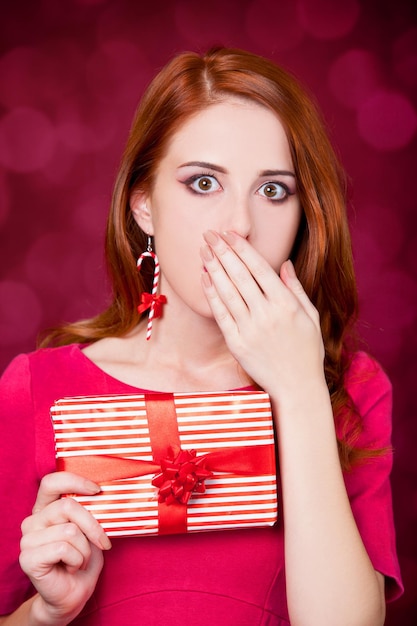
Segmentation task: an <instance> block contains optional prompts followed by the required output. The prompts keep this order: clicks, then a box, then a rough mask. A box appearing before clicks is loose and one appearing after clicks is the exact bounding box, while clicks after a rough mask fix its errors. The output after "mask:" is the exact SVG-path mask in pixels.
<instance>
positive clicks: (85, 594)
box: [20, 472, 111, 624]
mask: <svg viewBox="0 0 417 626" xmlns="http://www.w3.org/2000/svg"><path fill="white" fill-rule="evenodd" d="M99 490H100V487H99V486H98V485H96V484H95V483H92V482H91V481H89V480H86V479H85V478H82V477H81V476H76V475H75V474H71V473H69V472H56V473H53V474H48V475H47V476H45V477H44V478H43V480H42V482H41V484H40V487H39V492H38V496H37V499H36V502H35V505H34V507H33V512H32V515H31V516H29V517H28V518H26V519H25V520H24V521H23V523H22V540H21V554H20V565H21V567H22V569H23V571H24V572H25V573H26V574H27V576H29V578H30V580H31V581H32V584H33V585H34V587H35V589H36V590H37V591H38V595H37V596H36V597H35V599H34V601H33V604H32V612H35V613H34V614H35V615H36V619H39V620H40V622H41V623H45V624H52V623H53V624H67V623H68V622H70V621H71V620H72V619H74V617H75V616H76V615H78V613H79V612H80V611H81V609H82V608H83V606H84V604H85V603H86V602H87V600H88V598H89V597H90V596H91V594H92V593H93V591H94V588H95V586H96V583H97V579H98V577H99V575H100V572H101V569H102V567H103V550H107V549H109V548H110V547H111V544H110V540H109V539H108V537H107V535H106V534H105V532H104V530H103V529H102V527H101V526H100V524H99V523H98V522H97V521H96V520H95V519H94V517H93V516H92V515H91V514H90V513H89V512H88V511H87V509H85V508H84V507H83V506H82V505H81V504H79V503H78V502H76V501H75V500H74V499H73V498H70V497H69V498H61V495H63V494H68V493H78V494H83V495H92V494H95V493H98V491H99Z"/></svg>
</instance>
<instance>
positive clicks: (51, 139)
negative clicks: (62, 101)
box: [0, 107, 56, 173]
mask: <svg viewBox="0 0 417 626" xmlns="http://www.w3.org/2000/svg"><path fill="white" fill-rule="evenodd" d="M55 144H56V136H55V129H54V127H53V126H52V124H51V122H50V121H49V119H48V118H47V117H46V115H45V114H44V113H41V112H40V111H37V110H36V109H31V108H28V107H21V108H17V109H13V110H12V111H10V112H9V113H7V114H6V115H5V116H4V117H3V118H2V119H1V120H0V163H2V165H4V167H6V168H7V169H9V170H12V171H14V172H20V173H25V172H34V171H36V170H40V169H42V168H43V167H45V166H46V165H47V164H48V162H49V160H50V159H51V157H52V155H53V154H54V151H55Z"/></svg>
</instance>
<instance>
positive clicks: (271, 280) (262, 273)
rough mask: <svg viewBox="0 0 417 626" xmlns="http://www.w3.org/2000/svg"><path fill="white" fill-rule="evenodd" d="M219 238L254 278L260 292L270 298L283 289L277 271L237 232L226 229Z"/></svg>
mask: <svg viewBox="0 0 417 626" xmlns="http://www.w3.org/2000/svg"><path fill="white" fill-rule="evenodd" d="M221 239H222V240H223V241H224V242H226V244H227V245H228V247H229V248H230V249H231V250H232V251H233V252H234V253H235V255H236V256H237V257H238V258H239V259H240V260H241V262H242V263H243V264H244V265H245V266H246V268H247V270H248V271H249V273H250V275H251V276H252V277H253V278H254V279H255V281H256V283H257V285H258V286H259V287H258V288H260V289H261V290H262V292H263V293H264V294H265V295H266V296H267V297H268V298H271V297H273V296H274V295H279V294H280V292H282V290H283V285H282V283H281V281H280V280H279V278H278V277H277V273H276V272H275V270H273V269H272V267H271V266H270V265H269V263H268V262H267V261H266V260H265V259H264V258H263V256H261V255H260V254H259V252H257V251H256V250H255V248H254V247H253V246H251V245H250V243H249V242H248V241H247V240H246V239H245V238H244V237H240V236H239V235H238V234H237V233H234V232H232V231H227V232H224V233H222V234H221Z"/></svg>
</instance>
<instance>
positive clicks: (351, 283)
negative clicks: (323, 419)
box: [41, 48, 372, 469]
mask: <svg viewBox="0 0 417 626" xmlns="http://www.w3.org/2000/svg"><path fill="white" fill-rule="evenodd" d="M231 96H234V97H240V98H246V99H248V100H251V101H253V102H256V103H259V104H261V105H263V106H264V107H267V108H268V109H270V110H271V111H273V112H274V113H275V114H276V115H277V116H278V117H279V119H280V121H281V123H282V124H283V126H284V128H285V130H286V134H287V138H288V142H289V146H290V150H291V155H292V161H293V165H294V169H295V174H296V179H297V186H298V194H299V199H300V203H301V206H302V209H303V218H302V223H301V226H300V229H299V232H298V235H297V240H296V243H295V246H294V249H293V253H292V260H293V262H294V265H295V268H296V271H297V274H298V276H299V278H300V281H301V283H302V284H303V286H304V289H305V291H306V292H307V294H308V296H309V298H310V299H311V301H312V302H313V304H314V305H315V306H316V308H317V309H318V311H319V313H320V319H321V329H322V334H323V339H324V346H325V373H326V379H327V383H328V387H329V392H330V396H331V401H332V406H333V412H334V415H335V419H336V420H339V422H340V421H341V426H342V429H341V430H342V431H343V433H344V434H343V438H342V440H341V441H339V454H340V459H341V464H342V467H343V468H344V469H348V468H349V467H350V466H351V465H352V463H354V462H355V461H357V460H358V459H359V458H361V457H363V456H369V455H371V454H372V452H371V451H364V450H359V449H358V448H357V447H356V446H355V441H356V439H357V437H358V435H359V432H360V427H361V424H360V417H359V415H357V413H356V412H355V409H354V407H353V404H352V401H351V399H350V398H349V396H348V394H347V392H346V390H345V387H344V375H345V373H346V371H347V369H348V367H349V364H350V360H351V357H352V354H353V353H354V351H355V333H354V327H355V322H356V319H357V289H356V282H355V275H354V269H353V258H352V249H351V240H350V234H349V228H348V220H347V215H346V206H345V195H346V193H345V192H346V189H345V177H344V172H343V170H342V168H341V166H340V163H339V161H338V158H337V157H336V155H335V152H334V150H333V148H332V145H331V142H330V140H329V138H328V135H327V132H326V129H325V125H324V123H323V121H322V119H321V115H320V113H319V112H318V109H317V107H316V105H315V104H314V101H313V99H312V98H311V97H310V96H309V95H308V94H307V92H306V90H305V89H304V88H302V87H301V85H300V84H299V82H298V81H297V80H296V79H295V78H294V77H293V76H292V75H291V74H290V73H289V72H287V71H285V70H283V69H282V68H280V67H279V66H277V65H276V64H274V63H272V62H271V61H269V60H267V59H265V58H263V57H260V56H258V55H255V54H252V53H249V52H246V51H243V50H238V49H230V48H213V49H211V50H210V51H208V52H207V53H206V54H205V55H199V54H197V53H192V52H185V53H182V54H180V55H178V56H176V57H175V58H174V59H173V60H172V61H171V62H170V63H168V65H166V66H165V67H164V68H163V69H162V71H160V73H159V74H158V75H157V76H156V77H155V79H154V80H153V81H152V83H151V84H150V85H149V87H148V89H147V90H146V92H145V94H144V96H143V98H142V100H141V102H140V104H139V107H138V109H137V112H136V115H135V118H134V121H133V125H132V128H131V132H130V135H129V138H128V141H127V145H126V149H125V151H124V154H123V157H122V160H121V164H120V168H119V172H118V175H117V179H116V183H115V187H114V193H113V198H112V203H111V208H110V212H109V216H108V222H107V235H106V246H105V250H106V260H107V268H108V274H109V278H110V284H111V288H112V301H111V303H110V305H109V306H108V308H107V309H106V310H105V311H103V312H102V313H100V314H99V315H97V316H96V317H94V318H92V319H88V320H83V321H80V322H77V323H73V324H66V325H64V326H61V327H60V328H57V329H55V330H53V331H52V332H49V335H48V336H47V338H46V339H45V340H44V341H43V342H42V344H41V345H65V344H68V343H73V342H78V343H91V342H94V341H97V340H98V339H101V338H104V337H109V336H123V335H126V334H127V333H129V331H131V330H132V329H133V328H134V327H135V326H136V325H137V324H138V321H139V318H138V314H137V303H138V299H139V295H140V293H141V292H142V291H144V290H145V291H150V290H151V284H150V281H151V274H149V275H143V274H142V273H141V274H139V273H138V272H137V269H136V259H137V258H138V257H139V256H140V254H141V253H142V252H143V250H144V249H145V248H146V235H145V233H144V232H143V231H142V230H141V229H140V228H139V226H138V225H137V224H136V222H135V220H134V219H133V216H132V213H131V210H130V206H129V198H130V196H131V193H132V191H133V190H134V189H138V188H140V189H141V190H145V191H146V190H148V191H150V190H151V189H152V185H153V181H154V177H155V172H156V169H157V167H158V164H159V162H160V160H161V158H162V157H163V156H164V153H165V151H166V149H167V144H168V142H169V140H170V139H171V137H172V136H173V135H174V134H175V133H176V132H177V131H178V129H179V128H180V127H181V125H182V124H183V123H184V122H185V121H186V120H188V119H189V118H190V117H191V116H193V115H195V114H196V113H198V112H200V111H202V110H204V109H206V108H207V107H209V106H210V105H212V104H214V103H218V102H221V101H224V100H225V99H227V98H228V97H231ZM242 132H244V129H243V130H242Z"/></svg>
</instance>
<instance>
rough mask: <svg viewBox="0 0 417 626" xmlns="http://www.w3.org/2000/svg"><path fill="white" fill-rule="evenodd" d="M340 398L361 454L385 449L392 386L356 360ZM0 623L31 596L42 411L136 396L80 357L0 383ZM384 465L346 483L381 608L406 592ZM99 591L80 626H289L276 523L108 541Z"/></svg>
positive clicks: (18, 370)
mask: <svg viewBox="0 0 417 626" xmlns="http://www.w3.org/2000/svg"><path fill="white" fill-rule="evenodd" d="M347 388H348V390H349V392H350V394H351V395H352V397H353V399H354V401H355V402H356V405H357V407H358V409H359V411H360V413H361V415H362V416H363V421H364V429H363V433H362V435H361V439H360V442H359V443H360V445H366V446H369V445H371V446H375V447H385V446H388V445H389V443H390V436H391V385H390V382H389V380H388V379H387V377H386V375H385V374H384V372H383V371H382V370H381V368H380V367H379V366H378V364H376V363H375V362H374V361H372V360H371V359H370V358H369V357H368V356H367V355H366V354H364V353H358V354H357V355H356V357H355V359H354V361H353V364H352V367H351V370H350V372H349V374H348V380H347ZM0 389H1V391H0V397H1V405H0V414H1V419H0V441H1V455H0V510H1V511H2V515H1V521H0V554H1V563H0V615H3V614H7V613H10V612H12V611H13V610H15V609H16V608H17V607H18V606H19V605H20V604H21V603H22V602H23V601H24V600H25V599H27V598H28V597H29V596H30V595H31V594H32V593H33V589H32V587H31V584H30V582H29V580H28V579H27V577H26V576H25V575H24V574H23V572H22V571H21V570H20V567H19V563H18V554H19V541H20V534H21V533H20V524H21V522H22V520H23V519H24V518H25V517H26V516H27V515H29V514H30V513H31V509H32V506H33V503H34V501H35V498H36V493H37V490H38V486H39V481H40V479H41V477H42V476H43V475H45V474H47V473H50V472H52V471H54V469H55V458H54V438H53V431H52V425H51V420H50V416H49V408H50V406H51V405H52V404H53V402H54V401H55V400H57V399H58V398H61V397H65V396H75V395H93V394H118V393H120V394H121V393H123V394H126V393H137V392H140V391H141V390H140V389H138V388H135V387H131V386H129V385H126V384H124V383H121V382H120V381H118V380H116V379H114V378H112V377H111V376H109V375H107V374H105V373H104V372H103V371H102V370H100V369H99V368H98V367H97V366H96V365H94V364H93V363H92V362H91V361H90V360H89V359H88V358H87V357H86V356H85V355H84V354H83V352H82V351H81V349H80V347H79V346H78V345H72V346H65V347H63V348H54V349H46V350H39V351H37V352H34V353H32V354H29V355H20V356H19V357H17V358H16V359H14V361H12V363H11V364H10V366H9V367H8V369H7V370H6V371H5V373H4V375H3V377H2V379H1V382H0ZM391 466H392V455H391V454H387V455H385V456H382V457H378V458H375V459H372V460H369V461H367V462H366V463H365V464H362V465H360V466H358V467H356V468H355V469H354V470H353V471H352V472H350V473H348V474H346V475H345V481H346V488H347V491H348V495H349V499H350V502H351V506H352V510H353V513H354V516H355V519H356V522H357V525H358V528H359V531H360V533H361V536H362V540H363V542H364V544H365V547H366V549H367V551H368V554H369V556H370V558H371V561H372V563H373V565H374V568H375V569H376V570H378V571H379V572H381V573H382V574H384V575H385V577H386V596H387V600H392V599H394V598H396V597H398V596H399V595H400V594H401V592H402V583H401V577H400V571H399V566H398V561H397V556H396V549H395V533H394V525H393V516H392V503H391V490H390V484H389V474H390V471H391ZM112 543H113V548H112V549H111V550H110V551H109V552H106V553H105V564H104V568H103V571H102V574H101V576H100V578H99V581H98V584H97V587H96V590H95V592H94V594H93V596H92V597H91V599H90V600H89V601H88V603H87V604H86V606H85V608H84V609H83V611H82V612H81V614H80V615H79V616H78V617H77V618H76V619H75V620H74V621H73V622H72V623H73V624H77V625H80V626H81V625H85V626H87V625H92V624H94V625H104V624H105V625H106V626H112V625H114V626H116V625H117V626H119V625H120V624H146V626H162V625H163V626H165V625H166V624H170V625H171V626H179V625H181V626H182V625H183V624H193V626H209V625H210V626H215V625H221V626H232V625H233V626H236V625H237V624H238V625H239V626H246V625H247V626H255V625H258V626H284V625H286V626H288V624H289V619H288V611H287V603H286V592H285V568H284V529H283V520H282V518H281V519H280V520H279V522H278V523H277V524H276V526H274V527H272V528H265V529H255V530H253V529H250V530H228V531H217V532H209V533H194V534H188V535H173V536H162V537H139V538H117V539H116V538H113V540H112Z"/></svg>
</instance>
